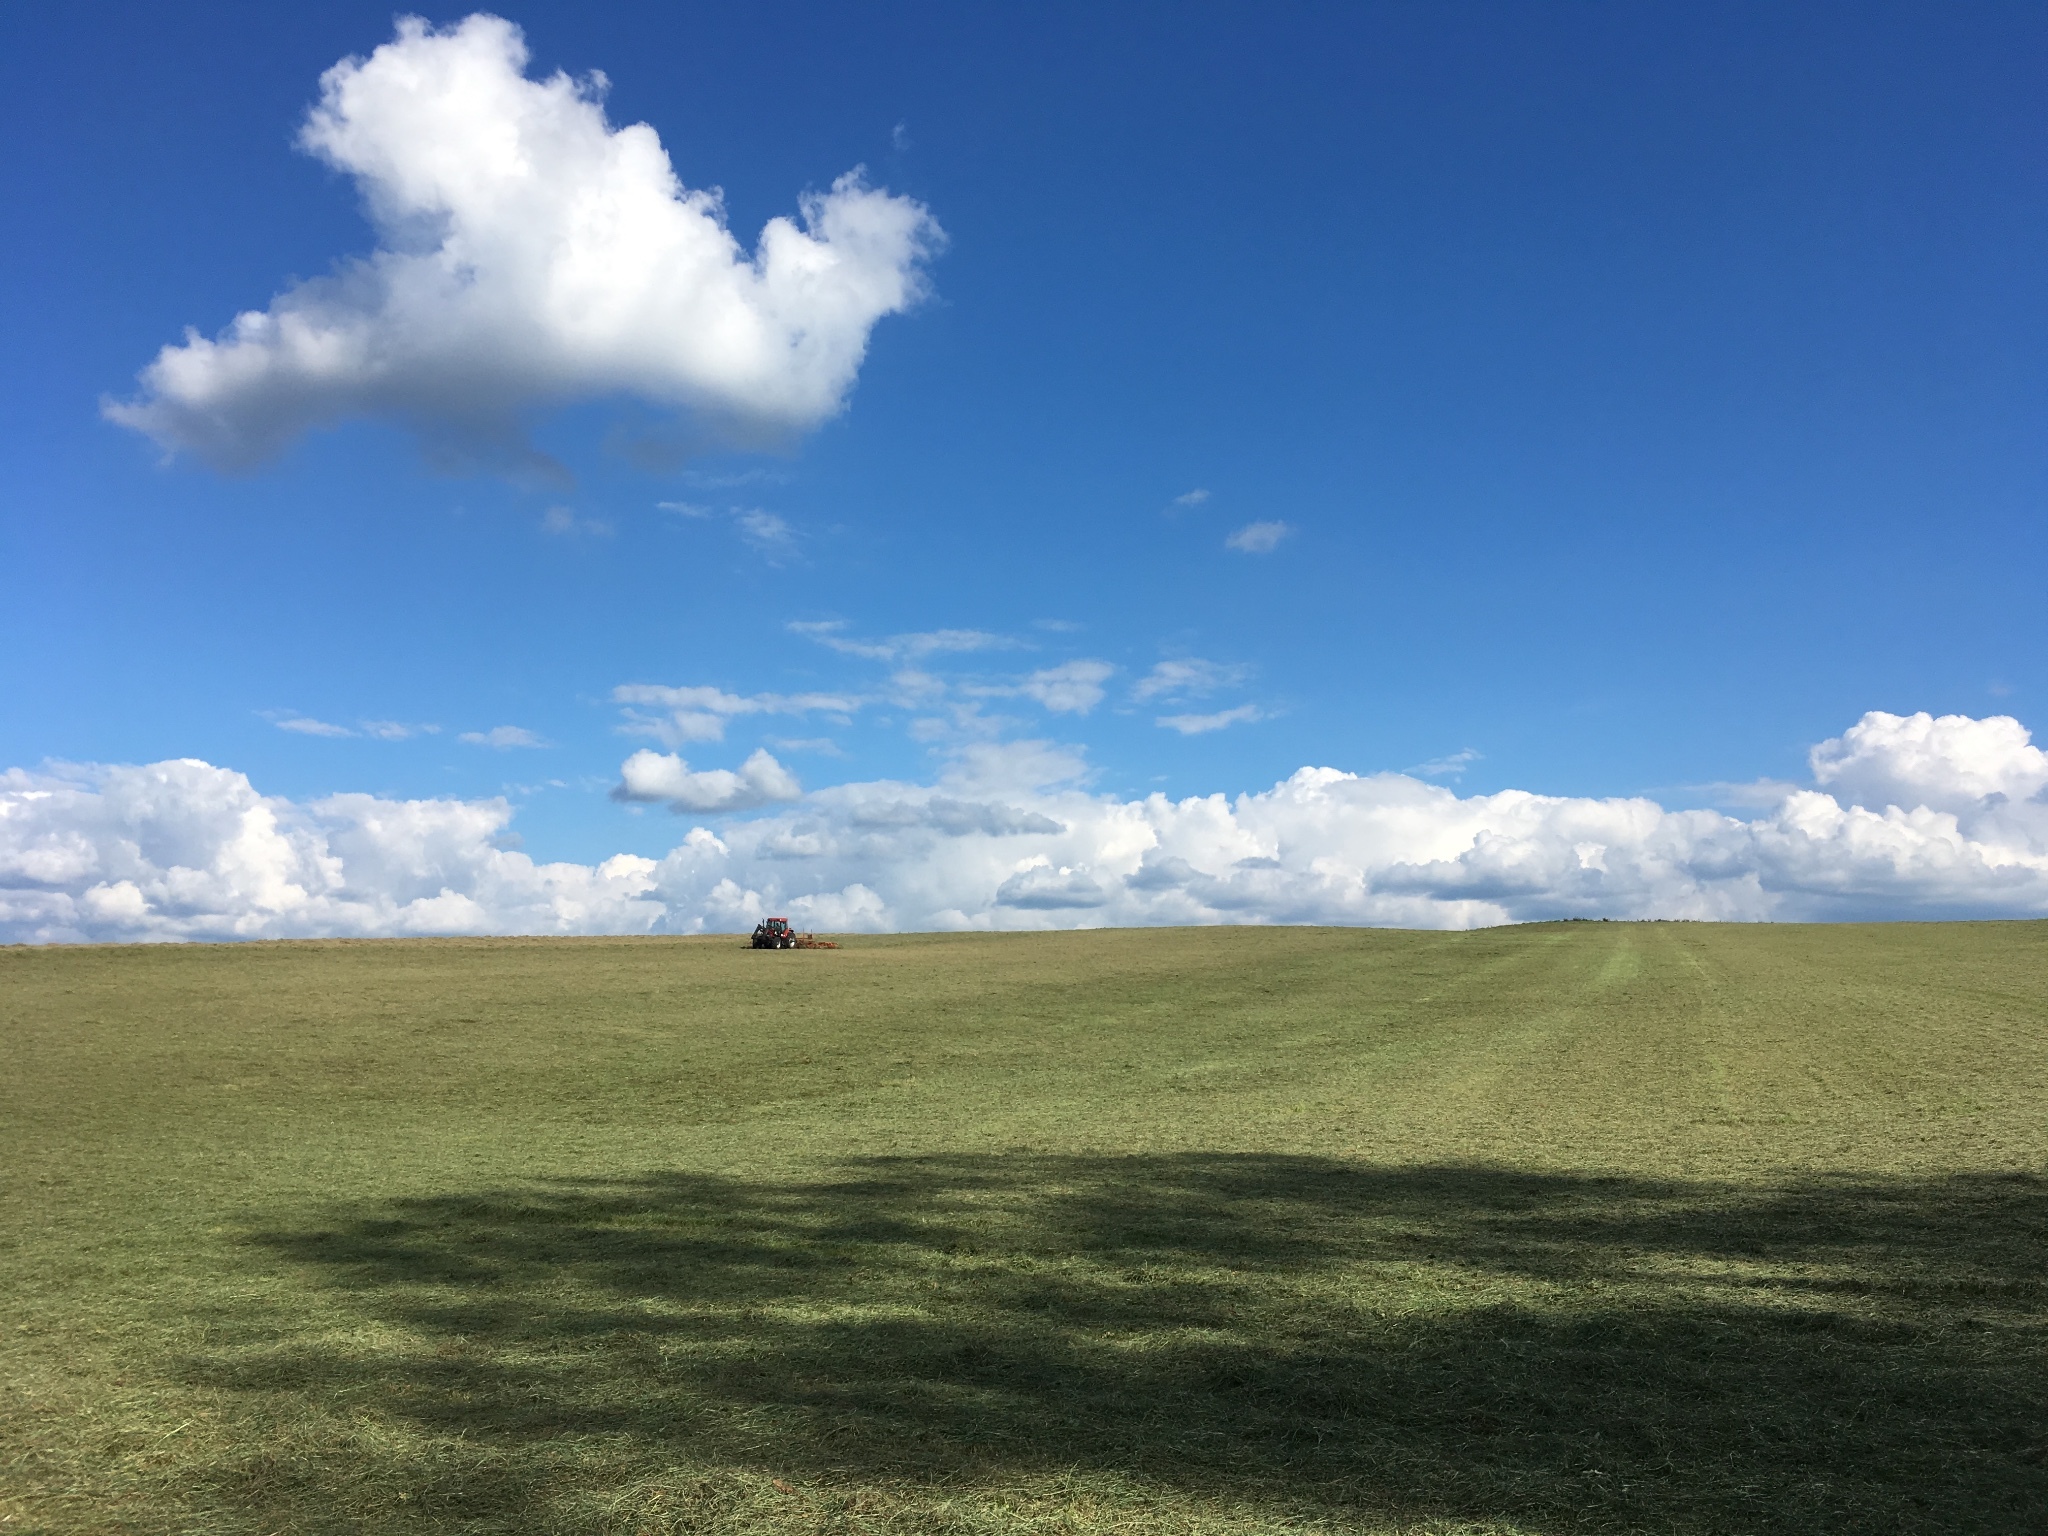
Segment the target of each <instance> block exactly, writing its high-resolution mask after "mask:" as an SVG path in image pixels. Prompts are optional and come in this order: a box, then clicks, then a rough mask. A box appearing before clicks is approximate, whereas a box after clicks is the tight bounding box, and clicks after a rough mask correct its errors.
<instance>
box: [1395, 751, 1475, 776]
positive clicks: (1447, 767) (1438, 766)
mask: <svg viewBox="0 0 2048 1536" xmlns="http://www.w3.org/2000/svg"><path fill="white" fill-rule="evenodd" d="M1485 755H1486V754H1485V753H1483V752H1480V751H1477V750H1475V749H1474V748H1472V747H1460V748H1459V749H1458V750H1457V751H1455V752H1453V753H1450V754H1449V755H1448V756H1445V757H1432V758H1431V759H1430V760H1429V761H1428V762H1426V763H1416V764H1415V765H1413V766H1412V767H1408V768H1403V769H1402V770H1401V771H1402V772H1403V773H1409V774H1413V775H1415V777H1417V778H1419V779H1455V778H1459V777H1462V776H1463V774H1464V772H1465V770H1466V769H1467V768H1469V767H1470V766H1471V765H1472V764H1474V763H1476V762H1478V761H1479V759H1480V758H1482V757H1484V756H1485Z"/></svg>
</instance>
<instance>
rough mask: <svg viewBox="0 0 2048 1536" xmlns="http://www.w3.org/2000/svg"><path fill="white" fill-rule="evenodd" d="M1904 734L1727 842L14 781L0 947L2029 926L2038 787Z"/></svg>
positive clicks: (1287, 819)
mask: <svg viewBox="0 0 2048 1536" xmlns="http://www.w3.org/2000/svg"><path fill="white" fill-rule="evenodd" d="M1916 719H1918V720H1921V721H1927V717H1911V716H1907V717H1901V716H1888V715H1879V714H1872V715H1866V716H1865V717H1864V718H1863V719H1862V720H1861V721H1859V722H1858V723H1857V725H1856V726H1855V727H1853V728H1852V729H1851V730H1849V731H1846V732H1844V733H1843V735H1842V736H1841V737H1838V738H1836V739H1835V740H1834V741H1833V742H1828V743H1823V744H1822V746H1821V748H1819V749H1817V750H1816V759H1815V760H1816V762H1817V763H1819V764H1825V765H1827V767H1828V771H1829V772H1830V773H1831V774H1833V775H1834V777H1833V779H1832V781H1831V787H1832V788H1834V789H1835V790H1836V791H1837V793H1829V792H1827V791H1826V790H1821V789H1798V790H1794V791H1792V792H1790V793H1788V794H1786V795H1785V796H1784V797H1783V798H1782V799H1781V800H1780V801H1779V802H1778V803H1777V804H1776V805H1775V806H1772V807H1770V808H1768V809H1765V810H1762V811H1760V812H1759V813H1758V814H1756V815H1755V816H1754V817H1752V818H1749V819H1740V818H1737V817H1732V816H1728V815H1725V814H1723V813H1721V812H1718V811H1712V810H1683V811H1670V810H1666V809H1664V808H1663V807H1662V806H1659V805H1658V804H1656V803H1655V802H1654V801H1651V800H1648V799H1642V798H1625V799H1576V798H1570V797H1564V796H1554V795H1534V794H1529V793H1526V792H1523V791H1519V790H1506V791H1502V792H1501V793H1498V794H1492V795H1471V796H1460V795H1459V794H1457V793H1456V792H1455V791H1454V790H1453V789H1450V788H1448V787H1446V786H1444V785H1441V784H1432V783H1427V782H1424V781H1423V780H1421V779H1418V778H1415V777H1413V776H1411V775H1407V774H1397V773H1383V774H1369V775H1359V774H1354V773H1347V772H1343V771H1340V770H1337V769H1334V768H1303V769H1301V770H1300V771H1298V772H1296V773H1294V774H1292V775H1291V776H1289V777H1288V778H1286V779H1283V780H1282V781H1280V782H1279V783H1277V784H1275V785H1273V786H1272V787H1271V788H1269V789H1265V790H1261V791H1259V792H1256V793H1247V794H1240V795H1237V796H1234V797H1231V796H1226V795H1221V794H1216V795H1204V796H1194V797H1190V798H1187V799H1181V800H1170V799H1168V798H1167V797H1165V796H1163V795H1150V796H1146V797H1144V798H1142V799H1121V798H1118V797H1116V796H1114V795H1105V794H1098V793H1094V792H1092V791H1091V790H1089V789H1088V787H1087V783H1086V772H1085V766H1086V765H1085V764H1084V763H1083V762H1082V761H1081V760H1080V759H1079V758H1078V757H1076V756H1075V755H1074V754H1073V753H1071V752H1068V751H1065V750H1062V749H1060V748H1057V747H1053V746H1050V745H1048V744H1046V743H1033V742H1010V743H981V744H976V745H974V746H972V747H969V748H967V749H965V750H963V751H962V752H961V753H960V754H959V755H958V756H957V757H956V758H955V759H953V760H952V762H951V765H950V766H949V767H948V768H947V769H946V770H945V772H943V773H942V774H941V775H940V776H939V777H938V779H937V781H936V782H934V783H931V784H916V783H906V782H897V781H869V782H863V783H853V784H842V785H837V786H834V787H831V788H828V789H821V790H815V791H812V792H811V793H809V794H803V793H801V791H800V789H799V786H797V784H796V783H795V781H794V780H793V779H792V778H790V777H789V776H788V775H787V773H786V771H785V770H783V769H782V767H781V765H780V764H778V763H776V762H775V761H774V759H773V758H771V757H769V756H768V755H767V754H766V753H765V752H763V753H757V754H755V756H754V757H752V758H750V759H748V762H747V763H746V764H745V765H743V766H742V768H741V770H740V771H739V772H738V773H729V772H725V773H721V772H719V771H716V770H714V771H713V772H711V773H704V774H694V773H692V772H691V771H690V770H689V767H688V765H687V764H686V763H683V762H682V761H681V760H680V759H677V758H674V757H664V756H662V755H660V754H657V753H653V752H643V753H636V754H635V755H634V757H633V758H632V759H629V760H628V764H627V767H626V771H625V778H626V781H627V782H626V783H625V784H623V785H622V786H621V789H622V791H623V792H625V793H626V794H627V795H629V796H630V797H632V798H639V799H647V800H666V801H668V802H669V803H671V804H676V805H678V806H679V807H681V808H683V809H691V808H695V807H700V806H701V807H703V808H704V809H706V810H733V809H737V808H739V807H740V806H742V805H744V804H748V803H752V804H757V805H769V804H771V803H772V805H773V809H771V810H769V811H768V812H767V813H766V814H762V815H758V816H754V817H748V818H742V819H738V820H735V821H732V822H729V823H726V824H724V826H723V828H722V830H721V831H719V832H717V833H714V832H712V831H711V830H709V829H708V828H704V827H695V828H692V829H691V830H690V831H689V832H688V833H687V834H686V835H685V836H684V837H683V838H682V839H681V840H680V841H679V842H678V843H677V845H676V846H675V848H674V849H672V850H671V851H670V852H669V854H668V855H667V856H666V857H664V858H662V859H659V860H654V859H643V858H634V857H631V856H626V855H620V856H619V857H616V858H612V859H608V860H606V861H604V862H603V863H601V864H596V865H588V866H586V865H563V864H556V865H535V864H534V863H532V862H531V861H530V860H529V859H527V858H526V857H525V856H524V855H523V854H519V853H517V852H512V851H508V850H507V849H506V848H505V847H504V846H503V845H504V841H505V838H504V833H505V830H506V827H507V824H508V822H509V819H510V815H511V813H510V810H509V808H508V807H507V806H506V805H505V804H504V802H503V801H498V800H489V801H478V802H463V801H447V800H429V801H392V800H383V799H378V798H375V797H372V796H368V795H342V796H333V797H330V798H328V799H325V800H317V801H310V802H305V803H295V802H292V801H289V800H285V799H281V798H277V797H270V796H263V795H261V794H259V793H257V791H256V790H255V789H254V788H253V787H252V786H251V785H250V784H249V782H248V781H247V780H246V779H245V778H243V777H242V776H241V775H240V774H237V773H233V772H230V771H228V770H225V769H221V768H215V767H211V766H209V765H207V764H205V763H198V762H176V763H158V764H153V765H151V766H149V767H146V768H102V769H90V770H67V771H63V772H49V773H44V774H29V773H24V772H22V771H20V770H15V771H12V772H10V773H8V774H6V775H5V776H0V938H4V939H8V940H13V941H28V942H44V941H59V940H77V939H126V938H234V937H249V938H254V937H288V936H292V935H301V934H373V933H422V932H446V933H472V932H501V933H569V932H648V931H662V932H676V933H690V932H703V931H733V930H742V929H746V928H749V927H751V926H752V925H753V923H754V922H755V921H756V920H757V919H758V918H759V917H761V916H762V915H764V914H766V913H769V912H776V913H785V914H788V915H789V916H791V917H792V918H793V919H794V920H796V921H799V922H802V923H805V924H808V925H810V926H814V927H819V928H830V929H853V930H873V931H881V930H890V929H980V928H990V929H993V928H1051V927H1076V926H1105V925H1122V924H1130V925H1136V924H1157V923H1219V922H1241V923H1300V922H1317V923H1360V924H1392V925H1403V926H1413V927H1432V928H1457V927H1473V926H1478V925H1483V924H1489V923H1500V922H1512V921H1526V920H1532V919H1542V918H1560V917H1615V918H1649V917H1660V918H1701V919H1729V920H1749V919H1764V918H1771V919H1778V920H1830V919H1847V918H1859V919H1868V918H1886V917H1962V916H2007V917H2041V916H2048V800H2044V798H2043V791H2041V790H2039V789H2036V790H2035V791H2034V792H2033V793H2032V794H2031V795H2030V796H2028V797H2027V798H2020V797H2019V796H2018V793H2017V792H2018V791H2020V790H2022V789H2024V788H2025V786H2026V785H2027V784H2028V783H2030V782H2035V780H2034V778H2033V775H2034V774H2035V773H2036V770H2037V768H2038V766H2039V765H2038V762H2037V760H2036V759H2035V758H2032V757H2029V756H2027V753H2028V752H2029V751H2034V750H2037V749H2034V748H2032V745H2031V742H2030V741H2029V740H2028V738H2027V736H2026V733H2025V731H2024V729H2023V728H2022V729H2019V730H2018V731H2014V730H2013V729H2012V728H2010V727H2009V726H2007V725H2005V724H2003V723H2001V722H2000V721H1998V720H1993V721H1968V720H1962V719H1961V717H1948V719H1947V720H1946V721H1944V722H1933V721H1927V723H1926V724H1924V725H1920V724H1916V723H1915V722H1916ZM1958 721H1960V723H1957V722H1958ZM1936 726H1939V727H1940V728H1939V729H1936V728H1935V727H1936ZM1972 726H1978V727H1988V728H1987V729H1984V730H1972V729H1968V728H1967V727H1972ZM1851 763H1853V764H1856V765H1858V766H1857V768H1856V770H1855V771H1856V772H1857V773H1859V774H1862V775H1864V778H1863V779H1862V780H1861V781H1860V782H1862V783H1864V784H1866V785H1878V786H1882V788H1883V793H1884V794H1886V795H1891V794H1892V793H1893V791H1895V790H1896V789H1897V787H1898V786H1899V785H1901V784H1906V783H1925V784H1931V785H1935V786H1937V787H1938V788H1939V789H1942V790H1944V791H1947V792H1953V794H1954V795H1957V796H1960V795H1962V794H1964V793H1965V792H1976V791H1980V790H1981V791H1982V792H1981V793H1975V795H1974V798H1971V799H1969V800H1967V802H1964V801H1962V800H1959V799H1958V800H1955V801H1953V802H1952V805H1953V806H1954V807H1955V808H1949V809H1942V808H1937V807H1934V806H1931V805H1927V804H1914V805H1912V806H1910V807H1906V806H1901V805H1899V804H1898V803H1897V802H1896V799H1895V798H1892V799H1886V800H1885V802H1884V803H1883V804H1881V805H1871V804H1868V803H1864V802H1863V801H1859V800H1858V799H1857V798H1855V797H1853V796H1849V792H1848V791H1846V790H1844V789H1843V788H1842V785H1843V784H1844V783H1845V782H1846V780H1847V775H1848V771H1849V770H1848V769H1847V768H1842V769H1840V770H1839V771H1838V770H1837V766H1836V765H1838V764H1851ZM1986 786H1996V787H1986ZM1844 797H1846V798H1844ZM1866 798H1867V799H1876V798H1879V794H1878V793H1877V792H1876V791H1868V792H1867V793H1866Z"/></svg>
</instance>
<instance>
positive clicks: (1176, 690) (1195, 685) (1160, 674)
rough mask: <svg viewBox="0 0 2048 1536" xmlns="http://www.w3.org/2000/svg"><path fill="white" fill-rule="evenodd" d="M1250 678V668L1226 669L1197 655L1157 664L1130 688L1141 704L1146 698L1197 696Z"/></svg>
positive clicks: (1233, 685)
mask: <svg viewBox="0 0 2048 1536" xmlns="http://www.w3.org/2000/svg"><path fill="white" fill-rule="evenodd" d="M1250 675H1251V668H1250V667H1246V666H1225V665H1223V664H1222V663H1221V662H1215V661H1204V660H1203V659H1202V658H1201V657H1199V656H1181V657H1175V658H1174V659H1172V660H1170V661H1162V662H1160V663H1159V664H1158V665H1157V666H1155V667H1153V669H1152V670H1151V671H1150V672H1147V673H1146V674H1145V675H1144V676H1143V677H1141V678H1139V679H1138V682H1137V685H1136V686H1135V687H1133V688H1132V689H1131V698H1132V699H1133V700H1134V701H1135V702H1137V703H1140V704H1142V703H1144V702H1145V701H1146V700H1147V699H1161V698H1164V699H1180V698H1189V697H1200V696H1201V695H1202V694H1205V693H1214V692H1215V691H1216V690H1217V689H1218V688H1233V687H1236V686H1237V685H1238V684H1239V683H1242V682H1243V681H1244V680H1245V679H1246V678H1247V677H1249V676H1250Z"/></svg>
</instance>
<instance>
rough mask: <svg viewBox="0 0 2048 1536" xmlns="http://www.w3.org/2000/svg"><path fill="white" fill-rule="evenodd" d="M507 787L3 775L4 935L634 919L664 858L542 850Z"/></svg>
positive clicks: (191, 933)
mask: <svg viewBox="0 0 2048 1536" xmlns="http://www.w3.org/2000/svg"><path fill="white" fill-rule="evenodd" d="M511 819H512V809H511V807H510V806H508V805H507V804H506V803H505V802H504V801H502V800H483V801H460V800H383V799H379V798H377V797H376V796H374V795H335V796H333V797H331V798H329V799H325V800H315V801H310V802H307V803H305V804H296V803H294V802H292V801H289V800H283V799H279V798H277V797H275V796H265V795H260V794H258V793H257V792H256V790H255V789H254V788H253V787H252V786H251V785H250V783H249V781H248V780H247V779H246V778H244V777H243V776H242V775H241V774H239V773H233V772H230V771H229V770H227V769H225V768H215V767H213V766H211V765H210V764H207V763H201V762H194V761H190V760H184V761H178V762H167V763H152V764H150V765H149V766H147V767H142V768H132V767H120V768H96V769H91V770H79V771H73V772H67V773H57V774H26V773H22V772H20V771H18V770H16V771H10V772H9V773H7V774H5V775H0V938H6V939H9V940H12V941H15V942H23V941H27V942H42V941H57V940H67V939H234V938H252V939H253V938H281V937H290V936H295V935H322V934H406V933H589V932H634V931H640V930H644V929H647V928H651V927H653V926H655V925H657V924H659V923H660V922H662V921H663V920H664V919H665V918H666V916H667V908H666V907H665V906H664V905H663V904H662V903H661V902H660V901H659V900H657V899H654V898H653V895H652V892H653V886H652V879H651V877H652V875H653V872H654V870H655V869H656V867H657V866H656V864H655V863H654V861H653V860H651V859H642V858H635V857H633V856H631V855H628V854H621V855H619V856H617V857H615V858H611V859H607V860H605V861H604V862H603V863H602V864H598V865H596V866H594V867H593V866H590V865H583V864H535V863H534V862H533V860H531V859H529V858H528V857H527V856H526V855H525V854H523V853H519V852H516V851H512V850H509V849H506V848H503V847H501V846H499V839H500V837H501V835H502V834H503V832H504V830H505V827H506V825H507V823H509V822H510V821H511Z"/></svg>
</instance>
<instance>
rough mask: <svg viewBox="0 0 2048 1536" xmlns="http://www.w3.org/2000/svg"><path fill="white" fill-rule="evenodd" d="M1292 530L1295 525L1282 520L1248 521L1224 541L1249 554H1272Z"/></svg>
mask: <svg viewBox="0 0 2048 1536" xmlns="http://www.w3.org/2000/svg"><path fill="white" fill-rule="evenodd" d="M1292 532H1294V529H1293V527H1292V526H1291V525H1290V524H1287V523H1282V522H1265V523H1246V524H1245V525H1244V526H1243V527H1242V528H1240V529H1238V530H1237V532H1235V533H1233V534H1232V535H1231V536H1230V537H1229V538H1227V539H1225V540H1224V541H1223V542H1224V544H1225V545H1226V546H1227V547H1229V548H1231V549H1235V550H1239V551H1241V552H1242V553H1244V554H1247V555H1270V554H1271V553H1272V552H1273V551H1274V550H1276V549H1278V548H1279V547H1280V541H1281V540H1282V539H1284V538H1286V537H1287V536H1288V535H1289V534H1290V533H1292Z"/></svg>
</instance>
